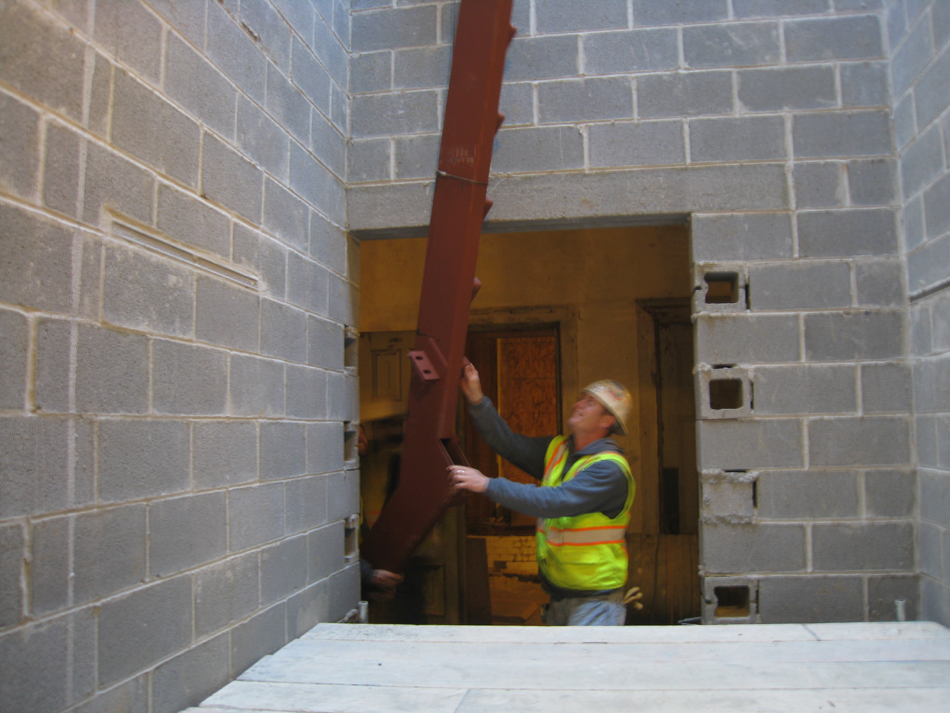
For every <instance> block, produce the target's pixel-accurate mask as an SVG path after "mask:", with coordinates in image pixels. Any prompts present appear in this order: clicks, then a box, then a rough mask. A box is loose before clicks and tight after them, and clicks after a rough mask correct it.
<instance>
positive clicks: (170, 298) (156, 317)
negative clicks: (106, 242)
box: [103, 245, 195, 337]
mask: <svg viewBox="0 0 950 713" xmlns="http://www.w3.org/2000/svg"><path fill="white" fill-rule="evenodd" d="M103 289H104V294H103V314H104V316H105V318H106V320H107V321H108V322H111V323H112V324H116V325H119V326H122V327H130V328H132V329H138V330H141V331H143V332H152V333H158V334H169V335H173V336H176V337H190V336H191V335H192V333H193V332H194V304H195V273H194V271H193V270H191V269H189V268H187V267H184V266H182V265H181V264H179V263H176V262H173V261H171V260H167V259H165V258H161V257H157V256H154V255H152V254H151V253H148V252H146V251H144V250H135V249H131V248H126V247H124V246H121V245H115V246H109V247H108V248H107V249H106V256H105V283H104V288H103Z"/></svg>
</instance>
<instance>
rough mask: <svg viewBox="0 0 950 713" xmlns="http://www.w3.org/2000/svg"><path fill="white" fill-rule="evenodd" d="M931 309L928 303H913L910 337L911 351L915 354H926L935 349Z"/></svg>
mask: <svg viewBox="0 0 950 713" xmlns="http://www.w3.org/2000/svg"><path fill="white" fill-rule="evenodd" d="M930 312H931V310H930V309H929V307H928V306H926V305H919V304H916V305H911V308H910V338H911V353H912V354H913V355H914V356H925V355H927V354H929V353H930V352H931V350H932V349H933V326H932V323H931V314H930Z"/></svg>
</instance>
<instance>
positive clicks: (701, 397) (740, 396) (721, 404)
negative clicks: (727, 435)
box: [694, 364, 753, 419]
mask: <svg viewBox="0 0 950 713" xmlns="http://www.w3.org/2000/svg"><path fill="white" fill-rule="evenodd" d="M694 373H695V374H696V382H697V386H698V387H699V388H697V389H696V402H697V409H696V410H697V412H698V413H699V417H700V418H702V419H735V418H747V417H749V416H751V415H752V397H753V383H752V378H751V371H750V370H749V369H747V368H745V367H734V368H731V369H711V368H709V366H708V365H707V364H699V365H697V367H696V369H695V372H694Z"/></svg>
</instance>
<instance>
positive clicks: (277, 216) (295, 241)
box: [263, 178, 310, 251]
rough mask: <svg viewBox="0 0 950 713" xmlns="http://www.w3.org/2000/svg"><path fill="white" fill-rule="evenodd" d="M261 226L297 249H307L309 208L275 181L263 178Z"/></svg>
mask: <svg viewBox="0 0 950 713" xmlns="http://www.w3.org/2000/svg"><path fill="white" fill-rule="evenodd" d="M263 227H264V229H265V230H267V231H268V232H269V233H270V234H271V235H274V236H276V237H277V238H280V239H281V240H282V241H283V242H285V243H287V244H288V245H290V246H291V247H295V248H297V249H298V250H303V251H305V250H307V248H308V243H309V232H310V209H309V208H308V207H307V204H306V203H304V202H303V201H302V200H300V199H299V198H297V197H296V196H294V195H293V194H292V193H291V192H290V191H288V190H287V189H286V188H284V187H283V186H281V185H280V184H279V183H277V182H276V181H273V180H271V179H270V178H266V179H265V180H264V220H263Z"/></svg>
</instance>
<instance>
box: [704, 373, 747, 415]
mask: <svg viewBox="0 0 950 713" xmlns="http://www.w3.org/2000/svg"><path fill="white" fill-rule="evenodd" d="M742 405H743V404H742V380H741V379H712V380H710V382H709V408H711V409H714V410H716V411H723V410H726V409H739V408H742Z"/></svg>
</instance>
